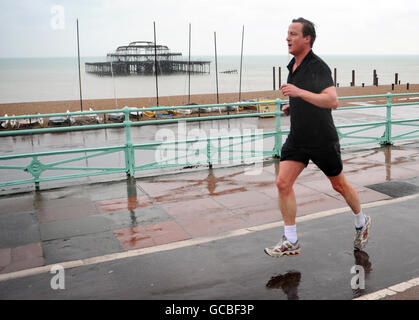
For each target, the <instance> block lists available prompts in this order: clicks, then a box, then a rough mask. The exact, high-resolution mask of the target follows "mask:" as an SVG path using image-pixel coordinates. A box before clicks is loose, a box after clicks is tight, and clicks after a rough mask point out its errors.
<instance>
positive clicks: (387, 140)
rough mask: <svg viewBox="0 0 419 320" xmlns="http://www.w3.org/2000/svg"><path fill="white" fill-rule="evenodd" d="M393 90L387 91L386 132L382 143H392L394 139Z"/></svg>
mask: <svg viewBox="0 0 419 320" xmlns="http://www.w3.org/2000/svg"><path fill="white" fill-rule="evenodd" d="M391 97H392V94H391V92H388V93H387V105H386V111H387V114H386V131H385V133H384V140H383V142H382V144H387V145H391V144H393V141H392V140H391V137H392V132H391Z"/></svg>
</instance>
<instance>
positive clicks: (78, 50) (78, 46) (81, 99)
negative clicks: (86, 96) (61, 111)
mask: <svg viewBox="0 0 419 320" xmlns="http://www.w3.org/2000/svg"><path fill="white" fill-rule="evenodd" d="M76 21H77V57H78V62H79V88H80V111H83V98H82V93H81V72H80V44H79V19H77V20H76Z"/></svg>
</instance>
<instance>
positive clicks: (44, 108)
mask: <svg viewBox="0 0 419 320" xmlns="http://www.w3.org/2000/svg"><path fill="white" fill-rule="evenodd" d="M391 89H392V88H391V85H379V86H365V87H361V86H355V87H340V88H337V92H338V96H340V97H344V96H361V95H374V94H385V93H387V92H391V93H415V92H419V84H410V88H409V90H407V88H406V84H401V85H396V86H395V89H394V90H391ZM277 98H280V99H286V98H285V97H284V96H283V95H282V94H281V92H280V91H279V90H275V91H273V90H268V91H254V92H242V93H241V99H246V100H247V101H249V100H251V99H277ZM190 100H191V103H196V104H216V103H217V96H216V94H214V93H212V94H194V95H191V99H190ZM238 100H239V94H238V92H235V93H220V94H219V101H220V103H234V102H238ZM117 102H118V109H121V108H123V107H124V106H128V107H132V108H142V107H151V106H156V97H146V98H118V99H117ZM186 104H188V95H177V96H162V97H159V105H160V106H181V105H186ZM342 105H344V102H342ZM89 108H92V109H93V110H112V109H117V108H116V107H115V100H114V99H88V100H83V111H88V110H89ZM67 110H69V111H71V112H74V111H80V100H63V101H37V102H20V103H19V102H18V103H3V104H0V116H4V115H5V114H7V115H9V116H11V115H26V114H37V113H41V114H46V113H60V112H66V111H67Z"/></svg>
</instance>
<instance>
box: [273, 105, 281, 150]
mask: <svg viewBox="0 0 419 320" xmlns="http://www.w3.org/2000/svg"><path fill="white" fill-rule="evenodd" d="M275 103H276V111H275V112H276V115H275V132H276V135H275V147H274V158H280V157H281V149H282V132H281V105H282V104H281V100H280V99H276V101H275Z"/></svg>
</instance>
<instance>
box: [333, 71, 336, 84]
mask: <svg viewBox="0 0 419 320" xmlns="http://www.w3.org/2000/svg"><path fill="white" fill-rule="evenodd" d="M336 80H337V69H336V68H335V69H334V71H333V83H334V84H335V87H336V86H337V82H336Z"/></svg>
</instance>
